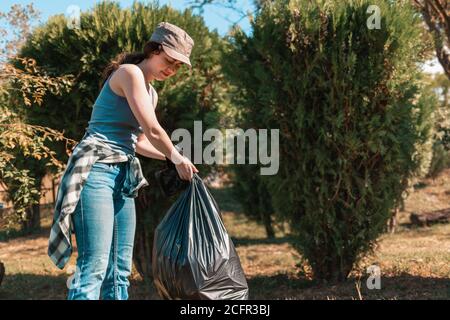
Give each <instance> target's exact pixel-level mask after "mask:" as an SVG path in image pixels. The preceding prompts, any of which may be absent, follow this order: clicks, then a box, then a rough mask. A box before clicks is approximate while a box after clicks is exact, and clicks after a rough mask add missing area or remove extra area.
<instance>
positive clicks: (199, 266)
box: [152, 173, 248, 300]
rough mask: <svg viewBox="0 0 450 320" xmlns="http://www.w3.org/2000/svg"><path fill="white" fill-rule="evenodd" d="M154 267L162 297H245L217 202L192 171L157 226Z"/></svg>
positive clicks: (244, 285) (237, 262) (245, 289)
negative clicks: (190, 177)
mask: <svg viewBox="0 0 450 320" xmlns="http://www.w3.org/2000/svg"><path fill="white" fill-rule="evenodd" d="M152 269H153V279H154V283H155V286H156V289H157V291H158V293H159V295H160V296H161V297H162V298H164V299H194V300H222V299H227V300H228V299H230V300H246V299H248V286H247V281H246V279H245V275H244V272H243V270H242V266H241V262H240V260H239V257H238V255H237V252H236V250H235V247H234V245H233V242H232V241H231V239H230V237H229V235H228V233H227V231H226V230H225V226H224V224H223V221H222V217H221V214H220V210H219V207H218V205H217V203H216V201H215V200H214V198H213V197H212V195H211V193H210V192H209V190H208V189H207V188H206V186H205V185H204V183H203V181H202V179H201V178H200V177H199V176H198V175H197V174H196V173H194V177H193V179H192V181H191V182H190V185H189V186H188V187H187V188H186V189H185V190H184V191H183V192H182V193H181V195H180V196H179V198H178V199H177V200H176V202H175V203H174V204H173V205H172V206H171V207H170V209H169V210H168V212H167V214H166V215H165V217H164V218H163V220H162V221H161V222H160V223H159V225H158V226H157V228H156V230H155V238H154V241H153V257H152Z"/></svg>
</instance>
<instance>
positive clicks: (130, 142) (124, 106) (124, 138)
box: [86, 74, 158, 155]
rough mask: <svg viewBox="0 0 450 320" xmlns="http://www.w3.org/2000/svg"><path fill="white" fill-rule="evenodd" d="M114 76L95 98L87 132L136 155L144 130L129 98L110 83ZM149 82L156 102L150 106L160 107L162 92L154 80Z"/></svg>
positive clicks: (113, 146)
mask: <svg viewBox="0 0 450 320" xmlns="http://www.w3.org/2000/svg"><path fill="white" fill-rule="evenodd" d="M111 76H112V74H111V75H110V76H109V77H108V79H107V80H106V82H105V84H104V85H103V88H102V90H101V91H100V94H99V95H98V97H97V99H96V100H95V103H94V106H93V109H92V114H91V119H90V121H89V126H88V127H87V128H86V133H87V134H89V135H94V136H96V137H97V138H98V139H100V140H102V141H104V142H105V143H107V144H108V145H110V146H111V148H113V149H115V150H118V151H122V152H124V153H126V154H132V155H134V154H135V151H136V142H137V137H138V135H140V134H141V133H143V130H142V127H141V126H140V125H139V123H138V121H137V120H136V118H135V116H134V114H133V112H132V111H131V108H130V105H129V104H128V101H127V99H126V98H124V97H121V96H119V95H117V94H115V93H114V91H112V89H111V87H110V85H109V80H110V78H111ZM149 86H150V89H149V95H150V98H151V100H152V103H153V106H148V107H149V108H151V107H153V108H156V104H157V102H158V94H157V93H156V90H155V89H154V88H153V86H152V85H151V84H149Z"/></svg>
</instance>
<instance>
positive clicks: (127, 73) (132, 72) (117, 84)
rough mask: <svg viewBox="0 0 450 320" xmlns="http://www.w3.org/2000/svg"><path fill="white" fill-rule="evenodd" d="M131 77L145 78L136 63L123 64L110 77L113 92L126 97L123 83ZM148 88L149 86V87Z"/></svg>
mask: <svg viewBox="0 0 450 320" xmlns="http://www.w3.org/2000/svg"><path fill="white" fill-rule="evenodd" d="M130 78H134V79H139V80H143V79H144V76H143V74H142V71H141V69H139V67H138V66H137V65H135V64H128V63H126V64H121V65H120V66H119V67H118V68H117V69H116V70H115V71H114V72H113V74H112V75H111V78H110V79H109V84H110V87H111V89H112V90H113V92H115V93H116V94H118V95H119V96H122V97H124V96H125V94H124V92H123V90H122V89H121V87H122V86H121V84H122V83H124V82H126V81H129V80H130ZM147 88H148V87H147Z"/></svg>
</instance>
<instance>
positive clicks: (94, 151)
mask: <svg viewBox="0 0 450 320" xmlns="http://www.w3.org/2000/svg"><path fill="white" fill-rule="evenodd" d="M97 161H98V162H106V163H112V162H125V161H127V162H128V164H127V166H126V168H127V169H126V170H127V171H126V174H125V175H126V176H125V181H124V185H123V188H122V194H123V195H124V196H126V197H132V198H135V197H137V195H138V190H139V189H140V188H142V187H145V186H148V182H147V180H146V179H145V177H144V175H143V173H142V168H141V164H140V162H139V159H138V158H137V157H135V156H134V155H131V154H125V153H123V152H119V151H115V150H114V149H112V148H111V147H110V146H109V145H108V144H107V143H105V142H103V141H100V140H99V139H96V138H95V137H94V136H92V135H89V134H86V135H85V136H84V137H83V139H82V140H81V141H80V143H78V145H77V146H76V147H75V149H74V150H73V153H72V154H71V156H70V157H69V160H68V163H67V167H66V170H65V171H64V174H63V176H62V178H61V183H60V185H59V188H58V194H57V198H56V204H55V209H54V210H55V211H54V215H53V224H52V228H51V231H50V238H49V243H48V252H47V253H48V255H49V257H50V259H51V260H52V261H53V262H54V263H55V265H56V266H57V267H58V268H60V269H63V268H64V266H65V265H66V264H67V261H68V260H69V259H70V256H71V255H72V240H71V235H72V232H73V225H72V220H71V214H72V213H73V212H74V211H75V208H76V206H77V203H78V200H79V199H80V194H81V190H82V189H83V185H84V183H85V181H86V180H87V177H88V175H89V172H90V170H91V167H92V165H93V164H94V163H95V162H97Z"/></svg>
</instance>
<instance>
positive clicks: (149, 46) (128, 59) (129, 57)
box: [99, 41, 162, 90]
mask: <svg viewBox="0 0 450 320" xmlns="http://www.w3.org/2000/svg"><path fill="white" fill-rule="evenodd" d="M161 51H162V47H161V44H159V43H157V42H153V41H149V42H147V43H146V44H145V46H144V52H132V53H128V52H122V53H120V54H118V55H117V56H116V57H115V58H114V59H113V60H112V61H111V62H110V63H109V64H108V65H107V66H106V68H105V69H104V70H103V72H102V82H101V85H100V88H99V89H100V90H101V88H102V87H103V86H104V85H105V82H106V80H107V79H108V78H109V76H110V75H111V74H112V73H113V72H114V71H115V70H117V69H118V68H119V66H120V65H121V64H126V63H130V64H138V63H140V62H142V60H144V59H147V58H150V56H151V55H153V54H156V55H158V54H160V52H161Z"/></svg>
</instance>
